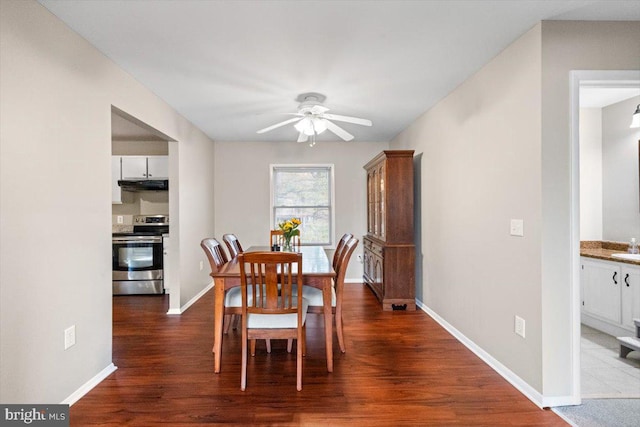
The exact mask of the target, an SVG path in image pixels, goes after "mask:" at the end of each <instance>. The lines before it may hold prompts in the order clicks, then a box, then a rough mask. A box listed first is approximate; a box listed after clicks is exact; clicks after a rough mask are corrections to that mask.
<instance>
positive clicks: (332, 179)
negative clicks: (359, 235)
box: [269, 163, 336, 248]
mask: <svg viewBox="0 0 640 427" xmlns="http://www.w3.org/2000/svg"><path fill="white" fill-rule="evenodd" d="M302 168H306V169H313V168H317V169H319V168H323V169H329V181H330V182H329V192H330V195H329V199H330V202H329V203H330V206H329V218H330V223H329V243H327V244H324V245H319V246H322V247H324V248H333V247H334V246H335V229H336V191H335V186H336V180H335V165H334V164H333V163H271V164H270V165H269V227H274V226H275V225H274V218H275V206H274V203H273V202H274V197H275V191H274V188H273V175H274V171H275V170H276V169H302ZM302 245H303V246H304V245H305V243H304V239H302Z"/></svg>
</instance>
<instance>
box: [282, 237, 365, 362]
mask: <svg viewBox="0 0 640 427" xmlns="http://www.w3.org/2000/svg"><path fill="white" fill-rule="evenodd" d="M356 246H358V239H356V238H354V237H352V238H350V239H349V240H348V241H347V242H346V243H345V244H344V246H343V249H342V251H341V252H340V257H339V259H338V261H337V264H336V267H335V268H334V269H335V271H336V278H335V281H334V286H333V287H332V288H331V311H332V313H333V314H334V317H335V320H336V334H337V335H338V344H339V345H340V351H341V352H343V353H345V352H346V351H347V348H346V346H345V343H344V334H343V332H342V300H343V295H344V277H345V275H346V274H347V267H348V265H349V260H350V259H351V255H352V254H353V251H354V250H355V249H356ZM294 293H297V289H296V290H295V291H294ZM302 296H303V297H304V298H305V299H306V300H307V301H309V309H308V311H309V313H317V314H323V313H324V304H323V298H322V290H321V289H318V288H314V287H311V286H307V285H303V286H302Z"/></svg>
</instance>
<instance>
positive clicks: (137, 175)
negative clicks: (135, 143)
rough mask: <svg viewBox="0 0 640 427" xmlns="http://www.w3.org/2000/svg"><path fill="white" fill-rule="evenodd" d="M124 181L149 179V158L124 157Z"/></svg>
mask: <svg viewBox="0 0 640 427" xmlns="http://www.w3.org/2000/svg"><path fill="white" fill-rule="evenodd" d="M122 179H147V157H146V156H122Z"/></svg>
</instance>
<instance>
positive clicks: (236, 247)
mask: <svg viewBox="0 0 640 427" xmlns="http://www.w3.org/2000/svg"><path fill="white" fill-rule="evenodd" d="M222 240H223V241H224V243H225V245H227V249H229V255H230V256H231V258H235V257H237V256H238V254H239V253H241V252H244V249H242V245H241V244H240V241H239V240H238V238H237V237H236V235H235V234H225V235H223V236H222Z"/></svg>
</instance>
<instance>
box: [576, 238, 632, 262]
mask: <svg viewBox="0 0 640 427" xmlns="http://www.w3.org/2000/svg"><path fill="white" fill-rule="evenodd" d="M628 247H629V244H628V243H620V242H607V241H598V240H596V241H593V240H588V241H581V242H580V256H585V257H589V258H597V259H602V260H605V261H615V262H623V263H625V264H634V265H640V261H633V260H630V259H622V258H614V257H612V256H611V255H612V254H615V253H627V248H628Z"/></svg>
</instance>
